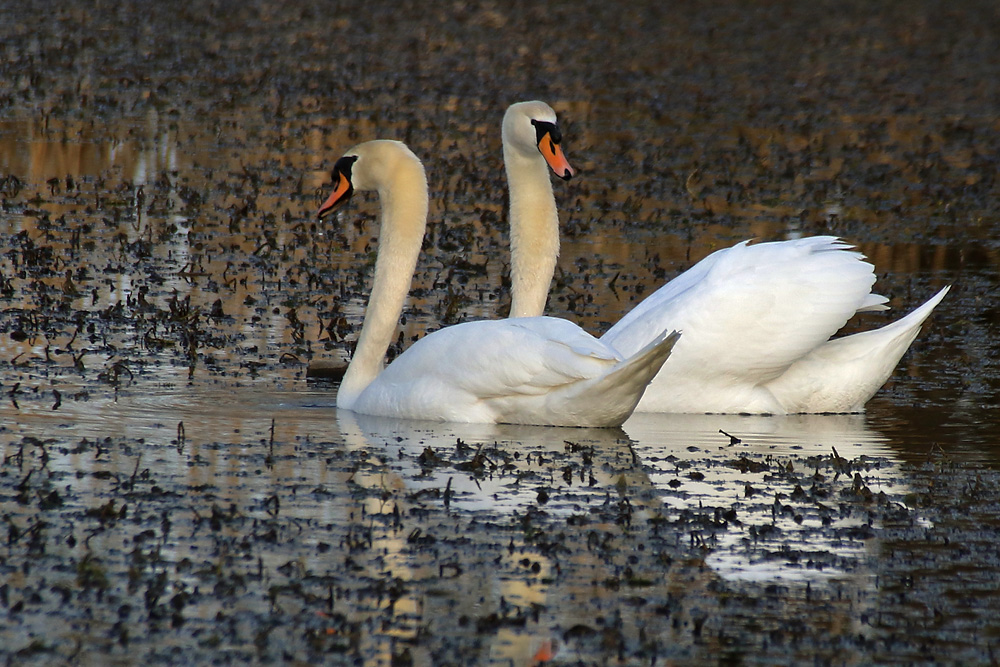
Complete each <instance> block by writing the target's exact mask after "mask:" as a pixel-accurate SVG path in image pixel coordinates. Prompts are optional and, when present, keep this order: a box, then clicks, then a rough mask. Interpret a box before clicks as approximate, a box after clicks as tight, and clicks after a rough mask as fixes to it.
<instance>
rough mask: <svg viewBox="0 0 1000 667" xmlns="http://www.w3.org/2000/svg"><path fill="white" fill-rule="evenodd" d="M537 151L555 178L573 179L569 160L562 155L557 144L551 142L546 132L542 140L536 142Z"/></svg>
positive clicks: (549, 135) (550, 136)
mask: <svg viewBox="0 0 1000 667" xmlns="http://www.w3.org/2000/svg"><path fill="white" fill-rule="evenodd" d="M538 150H539V151H541V153H542V157H544V158H545V161H546V162H548V163H549V168H550V169H552V171H553V172H554V173H555V175H556V176H558V177H559V178H561V179H563V180H564V181H568V180H569V179H570V178H572V177H573V174H574V173H575V172H574V171H573V167H571V166H569V160H567V159H566V156H565V155H564V154H563V151H562V149H561V148H559V144H557V143H556V142H554V141H552V135H551V133H549V132H546V133H545V134H543V135H542V138H541V139H539V141H538Z"/></svg>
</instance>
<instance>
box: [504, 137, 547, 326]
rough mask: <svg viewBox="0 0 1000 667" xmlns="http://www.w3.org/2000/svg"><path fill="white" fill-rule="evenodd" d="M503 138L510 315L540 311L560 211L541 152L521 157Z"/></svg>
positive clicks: (544, 294)
mask: <svg viewBox="0 0 1000 667" xmlns="http://www.w3.org/2000/svg"><path fill="white" fill-rule="evenodd" d="M509 143H510V142H509V141H507V138H506V136H505V137H504V151H503V159H504V168H505V169H506V171H507V186H508V191H509V196H510V251H511V268H510V280H511V293H512V295H513V297H512V302H511V306H510V316H511V317H534V316H537V315H541V314H543V313H544V312H545V301H546V299H547V298H548V294H549V284H550V283H551V282H552V275H553V273H554V272H555V267H556V258H557V257H558V256H559V213H558V211H557V210H556V200H555V195H554V194H553V193H552V181H551V180H549V172H548V166H547V165H546V164H545V160H544V159H543V158H542V156H541V154H537V155H534V156H530V157H529V156H526V155H524V154H523V153H520V152H518V151H516V150H514V149H513V148H512V147H511V146H510V145H509Z"/></svg>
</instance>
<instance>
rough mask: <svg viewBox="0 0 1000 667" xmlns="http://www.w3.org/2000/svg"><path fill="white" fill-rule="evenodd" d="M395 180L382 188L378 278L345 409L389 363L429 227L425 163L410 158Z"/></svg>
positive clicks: (340, 403) (346, 384) (346, 383)
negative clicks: (386, 358)
mask: <svg viewBox="0 0 1000 667" xmlns="http://www.w3.org/2000/svg"><path fill="white" fill-rule="evenodd" d="M391 180H392V183H391V184H389V183H386V184H384V187H379V189H378V193H379V201H380V202H381V205H382V215H381V217H382V222H381V225H380V227H379V248H378V256H377V257H376V259H375V279H374V280H373V282H372V290H371V295H370V296H369V298H368V306H367V308H366V311H365V320H364V324H362V326H361V334H360V336H359V337H358V344H357V346H356V348H355V351H354V356H353V357H352V359H351V363H350V365H349V366H348V367H347V372H346V373H345V374H344V379H343V381H342V382H341V385H340V390H339V391H338V393H337V407H340V408H347V409H351V408H352V407H353V406H354V404H355V402H356V401H357V399H358V397H359V396H360V395H361V393H362V392H363V391H364V390H365V388H366V387H367V386H368V385H369V384H371V382H372V381H373V380H374V379H375V378H376V377H377V376H378V374H379V373H380V372H381V371H382V369H383V368H384V366H385V353H386V351H387V350H388V349H389V344H390V343H391V342H392V339H393V337H394V336H395V334H396V327H397V325H398V324H399V316H400V314H401V313H402V312H403V305H404V303H405V302H406V296H407V294H408V293H409V291H410V282H411V280H412V279H413V272H414V270H415V269H416V265H417V258H418V256H419V255H420V247H421V245H422V242H423V237H424V229H425V228H426V226H427V205H428V195H427V179H426V176H425V175H424V171H423V167H422V166H421V165H420V164H419V163H416V164H411V163H409V162H405V163H404V166H403V167H400V168H397V169H396V170H395V172H394V176H393V178H392V179H391ZM390 186H391V187H390Z"/></svg>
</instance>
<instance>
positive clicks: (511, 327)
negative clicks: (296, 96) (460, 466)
mask: <svg viewBox="0 0 1000 667" xmlns="http://www.w3.org/2000/svg"><path fill="white" fill-rule="evenodd" d="M334 179H335V183H334V192H333V194H331V195H330V197H329V199H327V201H326V202H325V203H324V204H323V206H322V207H321V208H320V212H319V214H320V217H323V216H324V215H326V214H327V213H329V212H330V211H332V210H333V208H334V207H335V206H336V205H337V204H338V203H340V202H342V201H344V200H346V199H347V198H348V197H349V196H350V194H351V192H352V191H353V190H354V189H355V188H356V189H359V190H377V191H378V193H379V199H380V201H381V203H382V224H381V231H380V242H379V251H378V258H377V260H376V264H375V280H374V283H373V286H372V292H371V295H370V297H369V303H368V309H367V311H366V313H365V320H364V324H363V326H362V330H361V335H360V337H359V338H358V344H357V347H356V349H355V353H354V358H353V359H352V360H351V363H350V365H349V366H348V369H347V372H346V374H345V375H344V379H343V381H342V383H341V387H340V390H339V392H338V394H337V406H338V407H339V408H345V409H349V410H353V411H355V412H358V413H361V414H367V415H373V416H381V417H400V418H407V419H425V420H435V421H454V422H480V423H519V424H544V425H559V426H619V425H621V424H622V422H624V421H625V420H626V419H627V418H628V416H629V415H630V414H631V413H632V410H633V409H634V408H635V405H636V403H637V402H638V401H639V398H640V396H641V395H642V392H643V390H644V389H645V387H646V385H647V384H648V382H649V380H650V379H651V378H652V377H653V376H654V375H655V374H656V372H657V371H658V370H659V368H660V366H661V365H662V364H663V361H664V360H665V359H666V358H667V356H668V355H669V353H670V350H671V348H672V347H673V345H674V343H675V341H676V340H677V338H678V335H677V334H671V335H669V336H668V335H665V334H664V333H663V332H661V333H660V334H659V335H654V336H652V337H651V338H650V340H649V341H648V342H647V344H644V345H641V346H640V349H639V350H637V351H636V353H635V354H631V355H628V356H627V357H623V356H622V355H620V354H619V353H618V352H617V351H616V350H615V349H613V348H611V347H610V346H608V345H606V344H604V343H602V342H600V341H599V340H597V339H596V338H594V337H593V336H591V335H589V334H587V333H586V332H584V331H583V330H582V329H580V328H579V327H578V326H576V325H575V324H572V323H570V322H568V321H566V320H560V319H556V318H551V317H531V318H525V319H518V320H492V321H480V322H468V323H465V324H459V325H456V326H452V327H447V328H445V329H441V330H439V331H436V332H434V333H431V334H429V335H427V336H425V337H424V338H422V339H420V340H419V341H417V342H416V343H414V344H413V345H412V346H411V347H410V348H408V349H407V350H406V351H405V352H403V354H401V355H400V356H399V357H397V358H396V359H395V360H394V361H393V362H392V363H391V364H389V365H388V366H387V367H384V368H383V360H384V357H385V352H386V350H387V348H388V346H389V343H390V342H391V340H392V338H393V337H394V334H395V331H396V326H397V323H398V320H399V316H400V313H401V312H402V307H403V303H404V301H405V298H406V293H407V292H408V291H409V285H410V281H411V279H412V276H413V271H414V268H415V266H416V260H417V255H418V254H419V252H420V246H421V241H422V239H423V235H424V229H425V227H426V222H427V203H428V196H427V180H426V176H425V175H424V170H423V166H422V165H421V164H420V161H419V160H418V159H417V157H416V156H415V155H413V153H412V152H411V151H410V150H409V149H408V148H406V147H405V146H404V145H403V144H401V143H399V142H394V141H370V142H366V143H363V144H360V145H358V146H356V147H355V148H354V149H352V150H351V151H348V153H346V154H345V156H344V157H343V158H341V159H340V160H339V161H338V162H337V165H336V166H335V168H334Z"/></svg>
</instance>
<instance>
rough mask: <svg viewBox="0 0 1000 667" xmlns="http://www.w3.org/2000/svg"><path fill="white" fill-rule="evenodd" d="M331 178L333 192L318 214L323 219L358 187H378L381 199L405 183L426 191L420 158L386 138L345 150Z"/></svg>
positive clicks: (372, 188) (334, 166)
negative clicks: (421, 184) (422, 182)
mask: <svg viewBox="0 0 1000 667" xmlns="http://www.w3.org/2000/svg"><path fill="white" fill-rule="evenodd" d="M330 177H331V178H332V179H333V192H332V193H331V194H330V196H329V197H327V198H326V201H324V202H323V205H322V206H320V207H319V211H318V212H317V214H316V215H317V217H318V218H320V219H322V218H324V217H326V216H327V215H329V214H330V213H331V212H333V211H334V210H335V209H336V208H337V207H338V206H339V205H341V204H342V203H344V202H346V201H347V200H349V199H350V198H351V195H352V194H354V192H355V190H359V191H366V190H376V191H378V193H379V197H381V198H385V197H387V196H388V194H389V191H390V190H391V189H393V188H394V187H400V186H402V184H403V183H406V184H407V185H410V186H411V187H413V188H414V189H416V190H421V189H423V190H426V185H424V186H423V187H422V188H421V187H420V182H421V181H424V182H425V183H426V176H425V174H424V168H423V165H422V164H421V163H420V159H419V158H418V157H417V156H416V155H414V154H413V151H411V150H410V149H409V148H407V147H406V145H405V144H403V143H402V142H399V141H390V140H386V139H381V140H375V141H366V142H364V143H362V144H358V145H357V146H355V147H354V148H352V149H351V150H349V151H347V152H346V153H344V156H343V157H341V158H340V159H339V160H337V162H336V164H334V165H333V171H332V172H331V174H330ZM404 187H405V186H404Z"/></svg>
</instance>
